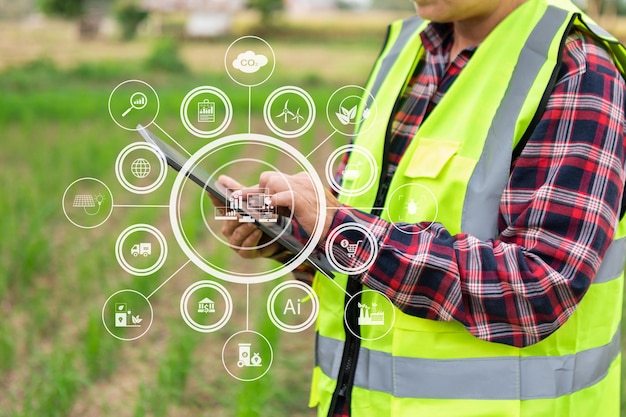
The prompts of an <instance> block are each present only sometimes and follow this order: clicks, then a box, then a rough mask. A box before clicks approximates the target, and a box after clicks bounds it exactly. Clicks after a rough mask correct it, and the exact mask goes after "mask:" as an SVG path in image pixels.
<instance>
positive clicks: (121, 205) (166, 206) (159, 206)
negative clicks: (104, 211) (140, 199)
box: [113, 204, 169, 208]
mask: <svg viewBox="0 0 626 417" xmlns="http://www.w3.org/2000/svg"><path fill="white" fill-rule="evenodd" d="M113 207H139V208H142V207H146V208H155V207H156V208H168V207H169V204H157V205H154V204H113Z"/></svg>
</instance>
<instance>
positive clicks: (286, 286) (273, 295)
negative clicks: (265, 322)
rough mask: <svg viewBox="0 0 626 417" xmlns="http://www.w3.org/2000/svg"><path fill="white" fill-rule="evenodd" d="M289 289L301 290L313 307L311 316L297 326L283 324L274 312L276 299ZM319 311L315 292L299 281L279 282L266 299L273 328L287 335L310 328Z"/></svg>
mask: <svg viewBox="0 0 626 417" xmlns="http://www.w3.org/2000/svg"><path fill="white" fill-rule="evenodd" d="M289 288H297V289H299V290H302V291H304V292H305V293H306V294H307V295H308V296H309V297H310V299H311V303H312V305H313V307H312V309H311V314H310V315H309V317H307V319H306V320H305V321H304V322H302V323H301V324H297V325H291V324H285V323H284V322H283V321H282V320H280V319H279V318H278V316H277V315H276V311H274V308H273V307H274V303H275V302H276V298H278V296H279V295H280V293H281V292H283V291H284V290H286V289H289ZM319 309H320V302H319V298H318V297H317V294H316V293H315V291H313V289H312V288H311V287H310V286H308V285H306V284H304V283H303V282H300V281H285V282H281V283H280V284H278V285H277V286H276V287H274V289H273V290H272V292H270V295H269V296H268V299H267V314H268V315H269V318H270V320H271V322H272V323H273V324H274V326H276V327H278V328H279V329H280V330H282V331H284V332H287V333H298V332H301V331H303V330H306V329H308V328H309V327H311V324H313V323H315V320H316V319H317V315H318V314H319Z"/></svg>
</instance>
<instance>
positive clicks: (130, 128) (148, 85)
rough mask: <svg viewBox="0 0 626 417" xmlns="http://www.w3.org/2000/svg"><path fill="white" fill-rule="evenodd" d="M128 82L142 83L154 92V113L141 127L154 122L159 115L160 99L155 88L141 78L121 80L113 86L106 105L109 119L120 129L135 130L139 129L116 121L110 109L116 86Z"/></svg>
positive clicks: (118, 86)
mask: <svg viewBox="0 0 626 417" xmlns="http://www.w3.org/2000/svg"><path fill="white" fill-rule="evenodd" d="M128 83H140V84H143V85H144V86H146V87H148V88H149V89H150V90H151V91H152V92H153V93H154V97H155V98H156V102H157V110H156V113H155V114H154V117H153V118H152V120H150V122H148V123H147V124H146V125H145V126H143V127H148V126H150V125H151V124H152V123H154V121H155V120H156V118H157V116H158V115H159V110H160V109H161V101H160V100H159V95H158V94H157V92H156V90H155V89H154V88H152V86H151V85H150V84H148V83H147V82H145V81H141V80H126V81H123V82H121V83H119V84H118V85H116V86H115V88H114V89H113V91H111V94H109V101H108V103H107V107H108V109H109V116H111V119H112V120H113V122H114V123H115V124H116V125H118V126H119V127H121V128H122V129H124V130H128V131H131V132H137V131H138V130H139V129H138V128H137V127H126V126H124V125H122V124H121V123H120V122H118V121H117V119H116V118H115V116H113V112H112V111H111V99H112V98H113V94H115V92H116V91H117V89H118V88H120V87H121V86H123V85H124V84H128ZM135 94H137V93H134V94H133V95H135ZM142 94H144V93H143V92H142ZM144 95H145V94H144ZM131 97H132V96H131ZM131 107H132V106H131ZM144 107H145V106H144ZM144 107H142V108H141V109H137V110H143V108H144Z"/></svg>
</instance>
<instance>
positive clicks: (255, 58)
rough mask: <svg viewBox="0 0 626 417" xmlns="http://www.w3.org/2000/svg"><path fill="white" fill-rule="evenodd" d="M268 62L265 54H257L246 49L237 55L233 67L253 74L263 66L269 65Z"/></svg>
mask: <svg viewBox="0 0 626 417" xmlns="http://www.w3.org/2000/svg"><path fill="white" fill-rule="evenodd" d="M267 62H268V60H267V57H266V56H265V55H261V54H258V55H257V54H256V53H255V52H254V51H246V52H243V53H241V54H239V55H238V56H237V58H236V59H235V60H234V61H233V67H235V69H238V70H239V71H241V72H245V73H246V74H253V73H255V72H257V71H258V70H259V69H260V68H261V67H263V66H265V65H267Z"/></svg>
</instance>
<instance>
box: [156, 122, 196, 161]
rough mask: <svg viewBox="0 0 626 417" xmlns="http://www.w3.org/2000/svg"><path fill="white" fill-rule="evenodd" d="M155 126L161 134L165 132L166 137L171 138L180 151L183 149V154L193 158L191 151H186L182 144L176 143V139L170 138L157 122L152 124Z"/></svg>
mask: <svg viewBox="0 0 626 417" xmlns="http://www.w3.org/2000/svg"><path fill="white" fill-rule="evenodd" d="M152 124H153V125H154V126H156V128H157V129H159V130H160V131H161V132H163V134H164V135H165V136H167V137H168V138H170V140H171V141H172V142H174V143H175V144H176V145H177V146H178V147H179V148H180V149H182V151H183V152H185V153H186V154H187V155H189V156H191V154H190V153H189V151H188V150H187V149H185V148H184V147H183V145H181V144H180V143H178V142H176V139H174V138H173V137H171V136H170V134H169V133H167V132H166V131H165V130H163V128H162V127H161V126H159V125H158V124H157V123H156V122H153V123H152Z"/></svg>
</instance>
